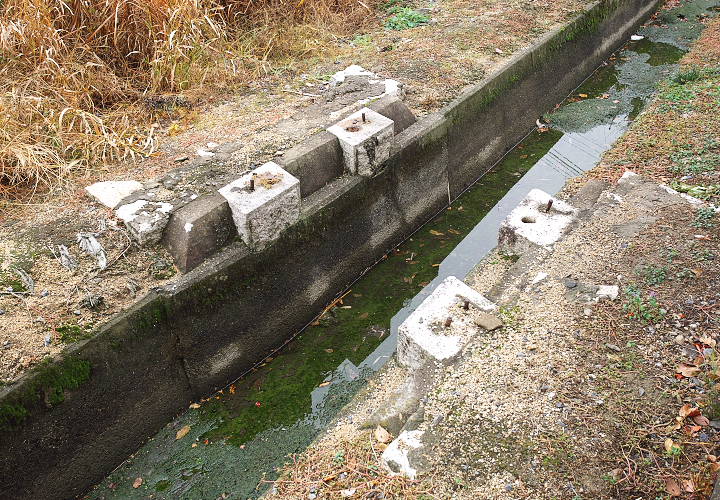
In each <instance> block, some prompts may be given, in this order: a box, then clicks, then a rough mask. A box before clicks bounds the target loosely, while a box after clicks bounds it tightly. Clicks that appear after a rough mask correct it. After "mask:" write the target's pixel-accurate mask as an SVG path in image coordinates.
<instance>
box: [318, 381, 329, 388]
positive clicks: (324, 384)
mask: <svg viewBox="0 0 720 500" xmlns="http://www.w3.org/2000/svg"><path fill="white" fill-rule="evenodd" d="M330 384H332V382H331V381H329V380H328V381H327V382H323V383H322V384H320V385H319V386H318V387H327V386H329V385H330Z"/></svg>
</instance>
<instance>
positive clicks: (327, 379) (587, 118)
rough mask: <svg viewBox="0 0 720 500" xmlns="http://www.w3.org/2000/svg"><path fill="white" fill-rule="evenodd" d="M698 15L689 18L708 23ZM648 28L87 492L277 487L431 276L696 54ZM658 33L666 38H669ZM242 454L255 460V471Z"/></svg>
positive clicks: (556, 182)
mask: <svg viewBox="0 0 720 500" xmlns="http://www.w3.org/2000/svg"><path fill="white" fill-rule="evenodd" d="M705 1H706V0H697V1H695V2H687V5H689V6H693V5H699V4H701V3H703V2H705ZM672 17H675V16H672ZM688 19H690V20H689V21H682V23H683V26H681V27H683V28H685V27H686V26H685V25H687V24H688V23H694V22H695V21H693V20H692V19H694V17H691V16H688ZM663 22H665V23H670V21H668V20H665V21H663ZM677 22H678V23H680V22H681V21H679V20H678V21H677ZM670 24H672V23H670ZM639 33H640V34H641V35H644V36H645V38H644V39H643V40H642V41H640V42H630V43H628V44H627V45H626V46H625V47H624V48H623V49H621V50H620V51H619V52H618V53H617V54H615V56H616V57H615V58H614V59H612V60H609V61H608V64H607V65H604V66H603V67H602V68H601V69H600V70H598V71H597V72H595V73H594V74H593V75H592V76H591V77H590V79H588V80H587V81H586V82H585V83H584V84H583V85H582V86H581V87H580V88H579V89H577V90H576V91H575V92H574V93H573V96H577V95H578V94H579V93H582V94H587V95H589V98H588V99H584V100H583V101H579V102H573V101H576V100H575V99H570V100H569V102H567V103H565V104H564V105H563V106H562V107H561V108H560V109H559V110H558V112H556V113H553V114H552V115H550V117H551V118H552V119H551V120H550V122H551V124H553V128H551V129H550V130H548V131H547V132H544V133H538V132H533V133H532V134H531V135H529V136H528V137H527V138H526V139H525V140H524V141H523V142H522V143H521V144H519V145H518V146H517V147H516V148H515V149H514V150H513V151H511V152H510V153H509V154H508V155H507V156H506V157H505V159H504V160H503V161H502V162H501V163H500V164H498V165H496V166H495V167H494V168H493V169H492V170H491V171H490V172H489V173H488V174H486V175H485V176H484V177H483V178H482V179H480V180H479V181H478V182H477V183H476V184H475V186H474V187H472V188H471V189H469V190H468V191H467V192H466V193H465V194H463V195H462V196H461V197H460V198H459V199H458V200H456V201H455V202H454V203H453V206H452V210H445V211H443V213H441V214H440V215H438V216H437V217H436V218H435V219H433V220H432V221H430V222H429V223H428V224H427V225H426V226H424V227H423V228H421V229H420V230H419V231H418V232H417V233H416V234H415V235H414V236H413V237H412V239H411V240H408V241H407V242H405V243H404V244H402V245H401V246H400V247H398V248H397V249H395V250H393V251H392V252H391V253H390V254H388V257H387V258H386V259H383V260H382V261H381V262H380V263H379V264H377V265H376V266H375V267H374V268H373V269H371V270H370V271H368V273H367V274H366V275H365V276H364V277H363V278H362V279H361V280H359V281H358V282H356V283H355V284H354V285H353V286H352V290H351V291H350V292H349V293H348V294H347V295H346V296H344V298H343V301H342V302H341V303H339V305H338V307H335V308H333V309H332V310H331V311H329V312H328V313H326V314H325V315H324V316H323V317H321V318H320V319H319V320H317V321H316V322H315V323H314V324H313V325H312V326H310V327H309V328H308V329H307V330H305V331H304V332H303V333H302V334H301V335H300V336H298V337H297V338H296V339H295V340H293V341H292V342H290V343H289V344H288V345H287V346H286V348H284V350H283V351H281V352H279V353H276V354H275V355H274V359H272V360H271V361H270V360H268V361H267V363H266V365H265V366H262V367H260V368H258V369H257V370H255V371H253V372H252V373H250V374H248V375H247V376H246V377H244V378H242V379H240V380H238V381H236V382H235V383H234V384H233V386H232V389H228V388H226V389H225V390H224V391H223V392H222V393H218V394H216V395H215V396H214V397H212V398H210V399H208V400H206V401H205V402H203V403H202V404H201V405H200V408H193V409H190V410H189V411H187V412H185V413H184V414H183V415H181V416H179V417H178V418H177V419H175V420H174V421H173V422H171V423H170V424H169V425H168V426H167V427H166V428H164V429H163V430H161V431H160V432H159V433H158V434H157V436H156V437H155V438H154V439H152V440H150V441H149V442H148V443H147V444H146V445H145V446H143V447H142V448H141V449H140V450H139V451H138V452H137V453H136V454H135V455H134V456H133V457H132V458H131V459H130V460H128V461H127V462H126V463H124V464H123V465H122V466H120V467H119V468H118V469H117V470H116V471H115V472H113V473H112V474H111V475H110V476H109V477H108V478H107V479H105V480H104V481H103V482H102V483H101V484H100V485H98V487H97V488H96V489H95V490H93V491H92V492H90V493H89V494H88V496H87V498H88V499H95V500H99V499H100V498H103V499H106V500H111V499H113V500H116V499H129V498H138V491H137V490H135V489H133V488H132V481H129V480H128V479H127V478H136V477H142V478H143V480H144V482H143V485H146V484H147V485H148V488H149V490H151V491H150V492H151V493H152V496H153V498H155V499H175V498H183V499H186V500H194V499H207V498H217V497H219V496H221V495H229V496H230V497H231V498H257V497H259V496H261V495H262V494H264V492H265V491H266V490H267V488H268V483H261V484H260V487H258V484H259V482H260V480H261V479H263V478H264V479H272V478H273V477H274V474H275V472H274V470H275V468H276V467H278V466H280V465H282V464H283V463H284V462H285V460H286V457H287V455H288V454H290V453H295V452H298V451H301V450H302V449H304V448H305V447H306V446H307V445H308V444H310V443H311V442H312V441H313V439H314V438H315V436H317V435H318V433H320V432H321V431H322V429H323V428H324V427H326V426H327V425H328V424H329V423H330V422H331V421H332V419H333V418H334V417H335V415H337V413H338V412H339V411H340V409H341V408H342V407H343V405H344V404H345V402H347V401H349V399H350V398H351V397H352V395H353V394H355V393H356V392H357V391H358V390H360V388H361V387H362V386H363V385H364V383H365V380H366V379H367V377H368V375H369V374H371V373H372V372H374V371H375V370H377V369H379V368H380V367H381V366H382V365H383V364H384V362H385V361H387V359H389V356H390V355H392V353H393V352H394V348H395V337H394V335H395V334H394V333H393V334H390V335H388V332H389V330H390V328H389V327H390V325H391V321H392V324H393V325H397V324H399V323H400V322H401V321H402V320H403V318H404V317H407V315H408V314H410V312H411V311H412V310H413V308H414V307H416V306H417V304H419V303H420V302H421V301H422V298H423V295H424V296H427V294H429V293H430V291H432V284H430V285H429V286H428V283H431V282H433V283H434V282H435V280H437V281H438V282H439V281H442V280H443V279H444V278H445V277H447V276H449V275H454V276H457V277H458V278H460V279H462V278H463V277H464V276H465V275H466V274H467V272H469V271H470V270H471V269H472V267H473V266H474V265H475V263H477V261H478V260H479V259H480V258H482V257H483V256H484V255H485V254H486V253H487V252H488V251H489V250H491V249H492V247H494V245H495V238H493V237H492V236H491V235H492V234H493V232H494V231H497V228H498V227H499V225H500V223H501V222H502V220H503V219H504V218H505V217H506V216H507V214H508V213H509V211H510V210H512V209H513V208H515V206H516V205H517V203H519V202H520V200H522V199H523V198H524V197H525V195H527V193H528V191H530V189H532V188H538V189H542V190H543V191H546V192H548V193H555V192H557V191H558V190H559V189H560V188H562V186H563V184H564V183H565V180H566V179H568V178H570V177H574V176H577V175H580V174H581V173H582V172H584V171H586V170H589V169H590V168H592V167H593V166H595V164H596V163H597V161H598V160H599V159H600V156H601V155H602V153H603V152H604V151H606V150H607V149H609V147H610V146H611V145H612V144H613V142H614V141H615V140H616V139H617V138H618V137H619V136H620V135H621V134H622V133H623V132H624V131H625V130H626V129H627V126H628V124H629V123H630V120H631V118H632V117H633V116H635V115H636V114H637V113H638V112H639V109H638V105H637V103H638V102H642V101H644V100H645V99H646V98H647V97H648V96H649V94H648V93H647V92H646V89H647V88H649V87H653V88H654V86H655V84H656V83H657V82H658V81H659V80H661V79H663V78H666V77H667V75H668V74H669V72H670V71H672V70H674V68H675V67H676V66H675V64H674V63H675V62H676V61H677V59H678V58H679V57H680V56H681V55H682V53H683V50H684V48H683V47H681V46H679V45H678V44H680V45H682V43H687V40H681V41H680V42H675V45H673V46H672V47H671V46H670V45H669V43H670V36H671V35H672V36H675V35H678V36H681V34H682V31H681V30H679V29H665V28H662V29H661V28H659V27H654V25H653V24H652V23H651V24H650V25H649V26H648V27H646V28H643V29H642V30H641V31H640V32H639ZM698 33H699V30H697V31H693V36H696V35H697V34H698ZM657 37H662V39H661V41H662V42H664V43H657V42H658V41H660V40H658V39H657ZM669 49H673V50H669ZM680 49H683V50H680ZM650 80H653V81H652V82H651V81H650ZM650 83H652V85H650ZM606 94H607V95H608V96H609V97H607V98H605V95H606ZM598 96H600V97H602V99H596V98H595V97H598ZM614 101H619V102H614ZM593 107H594V108H598V107H600V111H601V112H598V111H597V110H594V109H593ZM356 125H359V124H356ZM351 126H353V125H351ZM358 128H360V127H358ZM348 131H349V130H348ZM544 209H545V207H542V208H541V211H543V210H544ZM554 210H555V209H554V207H553V210H552V211H551V212H553V211H554ZM456 233H457V234H456ZM446 257H447V258H446ZM439 263H440V264H441V265H440V266H439V267H438V264H439ZM421 291H422V293H421V294H419V293H418V292H421ZM461 307H462V305H461ZM398 311H400V312H398ZM216 398H217V399H216ZM186 425H188V426H190V429H191V430H190V431H189V432H188V434H187V435H186V436H185V437H183V438H182V439H176V432H177V430H178V429H181V428H183V427H184V426H186ZM206 440H207V441H206ZM191 443H192V445H191ZM205 443H207V444H205ZM229 464H230V465H232V464H242V472H241V473H239V472H238V469H237V468H236V467H232V466H229ZM109 485H112V487H109ZM143 493H144V494H147V493H148V492H143Z"/></svg>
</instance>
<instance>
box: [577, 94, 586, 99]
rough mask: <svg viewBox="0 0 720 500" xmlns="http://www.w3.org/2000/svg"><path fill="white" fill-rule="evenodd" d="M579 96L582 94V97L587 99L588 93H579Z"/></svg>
mask: <svg viewBox="0 0 720 500" xmlns="http://www.w3.org/2000/svg"><path fill="white" fill-rule="evenodd" d="M578 96H580V97H582V98H583V99H585V98H586V97H587V96H588V95H587V94H578Z"/></svg>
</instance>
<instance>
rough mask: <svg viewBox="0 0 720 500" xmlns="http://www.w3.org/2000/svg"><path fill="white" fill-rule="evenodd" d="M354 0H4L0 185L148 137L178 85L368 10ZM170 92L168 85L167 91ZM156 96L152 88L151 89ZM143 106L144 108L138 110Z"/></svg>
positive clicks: (20, 182)
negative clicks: (28, 0)
mask: <svg viewBox="0 0 720 500" xmlns="http://www.w3.org/2000/svg"><path fill="white" fill-rule="evenodd" d="M372 5H374V4H373V2H372V1H371V2H369V3H368V2H361V1H358V0H300V1H297V2H295V1H290V0H267V1H260V2H253V1H250V0H228V1H222V2H216V1H214V0H149V1H140V0H71V1H67V2H64V1H61V0H37V1H34V2H26V1H24V0H6V1H5V2H4V3H3V4H2V7H1V9H2V11H0V60H1V61H2V68H0V85H2V87H3V89H4V91H3V93H2V95H0V113H1V115H2V121H1V122H0V130H2V132H0V195H5V196H9V195H10V194H11V192H12V194H15V195H16V194H18V192H25V193H27V192H28V191H29V192H35V191H36V190H37V189H45V188H47V187H48V186H52V185H56V184H57V183H58V181H60V180H62V179H63V178H65V177H66V176H67V175H68V174H69V173H70V172H74V171H82V170H88V169H93V168H97V167H98V166H100V165H102V164H105V163H107V162H111V161H117V160H119V159H123V158H127V157H134V156H137V155H148V154H150V153H152V152H153V150H154V148H155V141H154V139H153V128H152V126H151V123H152V122H153V121H154V120H156V119H157V118H158V117H159V116H162V115H163V113H167V112H168V111H169V110H172V109H173V108H176V107H177V105H178V104H184V103H186V102H187V99H185V98H183V99H178V98H177V97H176V96H177V95H178V94H181V93H184V94H188V93H190V94H189V95H191V96H192V92H193V91H195V92H196V95H197V91H198V90H200V89H203V92H207V90H208V89H213V88H214V89H217V88H221V87H225V86H228V85H233V84H238V83H243V82H247V81H248V80H249V79H251V78H254V77H257V76H258V75H259V74H260V73H261V72H263V71H268V70H269V69H271V68H272V63H273V61H278V60H281V59H282V58H284V57H288V56H292V57H299V56H307V55H309V54H311V53H312V52H313V51H316V50H318V48H319V47H322V43H323V41H326V40H328V39H330V38H331V36H332V34H333V33H343V32H346V31H348V30H351V29H352V28H353V27H355V26H358V25H360V24H362V23H364V22H366V20H367V19H369V18H374V16H368V15H367V14H368V11H371V6H372ZM168 94H169V95H168ZM158 96H160V97H158ZM148 111H149V112H148Z"/></svg>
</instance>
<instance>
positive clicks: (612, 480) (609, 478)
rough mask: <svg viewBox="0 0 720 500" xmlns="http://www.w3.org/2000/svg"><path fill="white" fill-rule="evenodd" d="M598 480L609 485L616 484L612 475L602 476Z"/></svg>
mask: <svg viewBox="0 0 720 500" xmlns="http://www.w3.org/2000/svg"><path fill="white" fill-rule="evenodd" d="M600 479H602V480H603V481H605V482H607V483H609V484H617V482H618V480H617V479H615V477H614V476H613V475H612V474H603V475H602V476H600Z"/></svg>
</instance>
